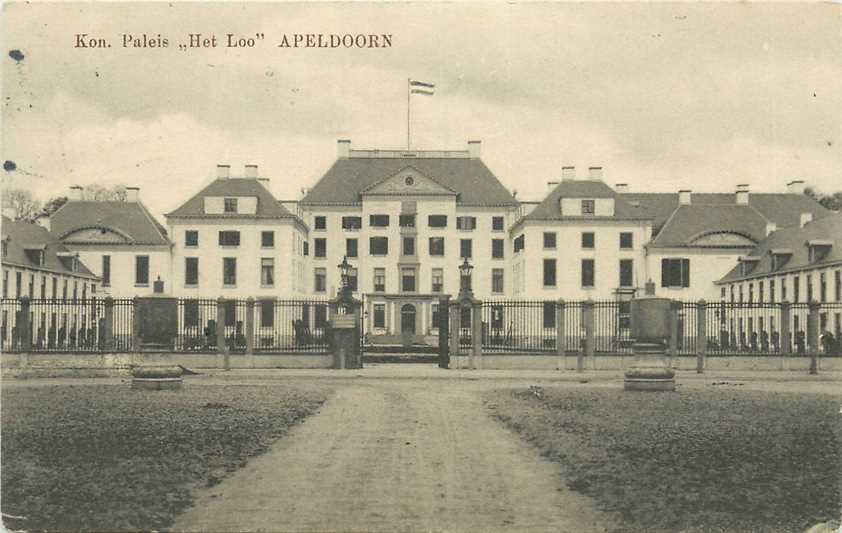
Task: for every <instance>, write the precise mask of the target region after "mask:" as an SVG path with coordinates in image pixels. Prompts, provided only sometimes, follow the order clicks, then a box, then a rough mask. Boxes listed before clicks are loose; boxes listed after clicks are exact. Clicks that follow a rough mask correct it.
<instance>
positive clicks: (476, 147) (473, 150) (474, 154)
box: [468, 141, 482, 159]
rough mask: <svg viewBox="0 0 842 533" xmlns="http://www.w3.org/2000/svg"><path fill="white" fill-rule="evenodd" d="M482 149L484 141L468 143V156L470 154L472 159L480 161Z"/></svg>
mask: <svg viewBox="0 0 842 533" xmlns="http://www.w3.org/2000/svg"><path fill="white" fill-rule="evenodd" d="M481 148H482V141H468V154H470V156H471V159H479V155H480V149H481Z"/></svg>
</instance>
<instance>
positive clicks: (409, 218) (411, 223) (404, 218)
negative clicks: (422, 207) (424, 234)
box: [398, 215, 415, 228]
mask: <svg viewBox="0 0 842 533" xmlns="http://www.w3.org/2000/svg"><path fill="white" fill-rule="evenodd" d="M398 224H399V225H400V227H402V228H414V227H415V215H401V216H400V218H398Z"/></svg>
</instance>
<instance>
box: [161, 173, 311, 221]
mask: <svg viewBox="0 0 842 533" xmlns="http://www.w3.org/2000/svg"><path fill="white" fill-rule="evenodd" d="M218 196H230V197H236V196H252V197H256V198H257V211H256V213H254V214H244V213H218V214H206V213H205V198H206V197H218ZM164 216H166V217H167V218H292V219H296V218H297V217H296V216H295V215H294V214H292V213H290V212H289V211H288V210H287V209H286V208H285V207H284V206H282V205H281V204H280V203H279V202H278V200H277V199H276V198H275V197H274V196H273V195H272V193H271V192H270V191H269V189H267V188H266V187H265V186H264V185H263V183H262V181H261V180H259V179H256V178H219V179H216V180H214V181H212V182H211V183H210V184H209V185H208V186H207V187H205V188H204V189H202V190H201V191H199V192H198V193H196V194H195V195H194V196H193V197H192V198H190V199H189V200H187V201H186V202H185V203H184V204H182V205H181V207H179V208H178V209H176V210H174V211H171V212H170V213H167V214H166V215H164Z"/></svg>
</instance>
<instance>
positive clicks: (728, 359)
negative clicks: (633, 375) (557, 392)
mask: <svg viewBox="0 0 842 533" xmlns="http://www.w3.org/2000/svg"><path fill="white" fill-rule="evenodd" d="M818 362H819V371H824V372H842V357H824V358H822V357H820V358H819V361H818ZM632 363H634V356H633V355H600V356H595V357H586V358H584V369H585V370H622V369H624V368H626V367H628V366H631V365H632ZM696 364H697V362H696V357H695V356H681V357H674V358H672V367H673V368H675V369H677V370H696ZM474 366H475V367H476V368H483V369H489V370H576V356H575V355H567V356H561V357H559V356H557V355H550V354H547V355H534V354H529V355H504V354H484V355H481V356H479V357H474ZM450 368H460V369H462V368H471V367H470V357H469V356H467V355H458V356H452V355H451V356H450ZM704 368H705V369H706V370H792V371H799V372H807V371H809V369H810V358H809V357H780V356H722V357H706V358H705V366H704Z"/></svg>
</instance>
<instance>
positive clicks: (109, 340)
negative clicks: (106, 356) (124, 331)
mask: <svg viewBox="0 0 842 533" xmlns="http://www.w3.org/2000/svg"><path fill="white" fill-rule="evenodd" d="M103 309H104V312H103V317H102V318H103V321H102V338H103V345H102V349H103V350H105V351H106V352H110V351H112V350H113V349H114V298H112V297H111V296H106V297H105V302H104V306H103Z"/></svg>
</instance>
